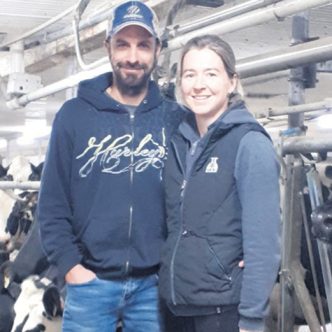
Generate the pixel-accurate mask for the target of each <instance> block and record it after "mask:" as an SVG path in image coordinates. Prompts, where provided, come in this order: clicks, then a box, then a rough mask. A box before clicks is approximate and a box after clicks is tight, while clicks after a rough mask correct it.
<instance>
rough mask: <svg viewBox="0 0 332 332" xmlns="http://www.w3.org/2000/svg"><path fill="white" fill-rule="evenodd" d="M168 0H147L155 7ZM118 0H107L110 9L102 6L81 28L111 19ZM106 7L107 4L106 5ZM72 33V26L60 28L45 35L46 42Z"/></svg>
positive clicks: (148, 3)
mask: <svg viewBox="0 0 332 332" xmlns="http://www.w3.org/2000/svg"><path fill="white" fill-rule="evenodd" d="M165 1H166V0H148V1H146V3H147V5H149V6H151V7H152V8H153V7H156V6H158V5H160V4H161V3H163V2H165ZM118 2H119V1H118V0H113V1H105V4H106V5H107V8H108V9H105V8H101V9H100V10H98V11H97V12H96V13H95V14H94V15H92V16H91V17H88V18H86V19H84V20H82V21H81V22H80V24H79V30H83V29H85V28H89V27H91V26H94V25H96V24H99V23H100V22H102V21H105V20H107V19H109V17H110V15H111V13H112V11H113V7H114V6H115V5H116V4H117V3H118ZM105 7H106V6H105ZM70 34H72V29H71V27H70V26H68V27H65V28H64V29H60V30H58V31H54V32H51V33H49V34H48V35H47V36H44V37H43V40H44V42H45V43H50V42H52V41H55V40H58V39H59V38H62V37H65V36H68V35H70Z"/></svg>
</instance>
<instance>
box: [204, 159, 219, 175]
mask: <svg viewBox="0 0 332 332" xmlns="http://www.w3.org/2000/svg"><path fill="white" fill-rule="evenodd" d="M210 159H211V160H210V162H209V163H208V164H207V166H206V169H205V173H217V172H218V169H219V165H218V159H219V158H218V157H211V158H210Z"/></svg>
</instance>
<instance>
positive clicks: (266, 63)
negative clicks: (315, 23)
mask: <svg viewBox="0 0 332 332" xmlns="http://www.w3.org/2000/svg"><path fill="white" fill-rule="evenodd" d="M324 49H325V51H324V52H323V50H324ZM326 49H329V52H330V53H328V52H327V50H326ZM287 51H288V53H290V54H288V53H287ZM302 53H303V55H301V54H302ZM327 54H328V57H329V58H332V37H327V38H324V39H321V40H320V41H312V42H308V43H305V44H304V45H296V46H293V47H292V48H291V51H289V49H287V50H282V51H281V53H280V54H279V55H278V56H277V55H276V54H275V53H273V55H272V56H271V55H270V53H268V54H267V56H270V57H271V58H269V57H267V58H265V59H261V56H259V57H258V58H259V60H257V61H255V60H254V58H252V57H250V58H249V60H247V61H248V62H245V61H246V60H243V63H242V64H240V65H238V66H237V71H238V72H239V74H240V76H241V77H242V76H243V74H244V76H245V77H250V76H254V75H257V74H256V73H257V72H261V73H262V72H263V70H264V72H265V73H267V72H272V71H274V70H276V69H278V70H282V69H287V68H289V62H290V63H291V64H292V65H293V66H297V65H298V61H299V62H300V64H303V63H308V62H314V61H311V58H310V57H314V58H315V61H317V62H319V61H323V60H322V59H321V58H320V57H321V56H322V57H323V59H324V58H326V55H327ZM277 58H278V61H283V62H281V63H280V64H278V63H277V61H276V59H277ZM100 62H101V63H104V64H103V65H101V66H100V67H97V68H95V69H93V70H91V71H86V72H80V73H78V74H74V75H73V76H71V77H68V78H65V79H63V80H61V81H58V82H56V83H53V84H51V85H48V86H45V87H43V88H42V89H39V90H36V91H34V92H31V93H29V94H26V95H24V96H22V97H20V98H17V99H12V100H9V101H8V102H7V107H9V108H10V109H16V108H20V107H23V106H25V105H27V104H28V103H29V102H31V101H33V100H36V99H39V98H42V97H46V96H48V95H50V94H53V93H56V92H59V91H61V90H64V89H66V88H69V87H72V86H74V85H76V84H78V83H79V81H80V80H82V79H85V78H91V77H93V76H92V75H93V73H98V72H99V73H102V72H105V71H107V70H110V65H109V59H108V57H104V58H102V59H100ZM247 63H249V64H250V65H249V64H248V65H247ZM250 66H252V68H250Z"/></svg>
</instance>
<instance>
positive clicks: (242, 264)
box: [239, 260, 244, 269]
mask: <svg viewBox="0 0 332 332" xmlns="http://www.w3.org/2000/svg"><path fill="white" fill-rule="evenodd" d="M239 267H240V268H241V269H242V268H244V260H242V261H240V262H239Z"/></svg>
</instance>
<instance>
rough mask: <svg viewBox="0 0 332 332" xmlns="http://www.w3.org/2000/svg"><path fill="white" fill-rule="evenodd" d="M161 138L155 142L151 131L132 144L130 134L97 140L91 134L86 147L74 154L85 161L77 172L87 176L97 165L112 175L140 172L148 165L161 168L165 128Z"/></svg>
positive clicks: (163, 155)
mask: <svg viewBox="0 0 332 332" xmlns="http://www.w3.org/2000/svg"><path fill="white" fill-rule="evenodd" d="M162 141H163V142H162V143H158V141H157V140H155V139H154V138H153V136H152V134H147V135H146V136H145V137H143V139H142V140H141V141H140V142H138V144H137V145H136V146H133V135H130V134H126V135H123V136H120V137H116V138H113V137H112V135H107V136H106V137H105V138H103V139H101V140H100V141H98V140H97V138H96V137H90V139H89V140H88V145H87V147H86V148H85V149H84V151H83V152H82V153H81V154H80V155H78V156H77V157H76V159H77V160H78V159H81V160H83V161H84V164H83V166H82V167H81V168H80V171H79V174H80V176H81V177H86V176H88V175H89V174H90V172H91V171H92V170H93V168H94V166H95V165H96V164H99V165H100V166H101V169H102V172H104V173H111V174H120V173H124V172H128V171H129V170H130V169H133V170H134V172H137V173H140V172H143V171H145V170H146V169H147V168H148V167H149V166H151V167H154V168H156V169H162V168H163V166H164V160H165V159H166V154H167V151H166V144H165V141H166V140H165V130H164V129H163V130H162Z"/></svg>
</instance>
